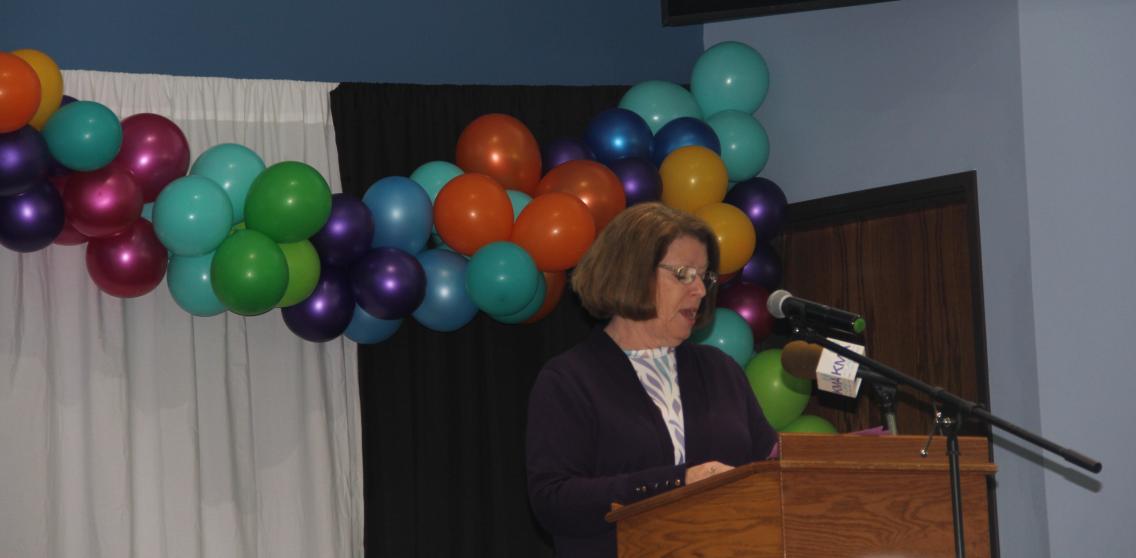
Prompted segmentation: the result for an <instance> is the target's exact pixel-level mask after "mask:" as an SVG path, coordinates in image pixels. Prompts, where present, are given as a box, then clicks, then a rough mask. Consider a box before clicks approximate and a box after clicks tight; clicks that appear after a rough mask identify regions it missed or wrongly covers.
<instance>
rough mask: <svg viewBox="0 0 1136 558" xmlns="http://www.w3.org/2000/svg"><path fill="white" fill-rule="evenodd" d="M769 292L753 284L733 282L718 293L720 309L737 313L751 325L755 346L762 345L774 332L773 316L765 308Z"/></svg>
mask: <svg viewBox="0 0 1136 558" xmlns="http://www.w3.org/2000/svg"><path fill="white" fill-rule="evenodd" d="M768 298H769V291H766V290H765V289H763V288H761V287H759V286H757V285H754V284H751V283H742V282H737V281H731V282H730V283H729V284H726V285H723V286H722V289H721V290H720V291H719V292H718V307H719V308H729V309H730V310H733V311H734V312H737V313H738V314H739V315H740V316H741V317H742V319H743V320H745V321H746V323H747V324H749V329H750V331H751V332H753V342H754V344H759V343H761V342H762V341H763V340H764V339H765V338H766V337H769V334H770V333H772V332H773V316H771V315H770V314H769V310H767V309H766V308H765V302H766V300H767V299H768Z"/></svg>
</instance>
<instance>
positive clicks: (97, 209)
mask: <svg viewBox="0 0 1136 558" xmlns="http://www.w3.org/2000/svg"><path fill="white" fill-rule="evenodd" d="M63 205H64V207H65V208H66V210H67V218H68V219H69V220H70V223H71V225H72V226H73V227H75V230H77V231H79V232H80V233H82V234H83V235H85V236H88V237H91V238H102V237H106V236H111V235H113V234H117V233H120V232H122V231H125V230H126V229H127V228H129V227H130V225H131V224H132V223H134V222H135V221H137V220H138V217H139V216H140V215H142V190H141V189H140V188H138V184H137V183H136V182H134V179H133V178H131V176H130V173H129V172H128V171H127V170H126V169H125V168H123V167H120V166H118V165H116V164H113V163H112V164H109V165H107V166H105V167H103V168H101V169H98V170H93V171H90V172H77V173H75V174H72V175H70V176H68V177H67V185H66V186H64V187H63Z"/></svg>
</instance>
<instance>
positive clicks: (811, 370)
mask: <svg viewBox="0 0 1136 558" xmlns="http://www.w3.org/2000/svg"><path fill="white" fill-rule="evenodd" d="M822 351H824V348H823V347H821V346H820V345H816V344H813V343H808V342H805V341H799V340H798V341H790V342H789V343H788V344H787V345H785V346H784V347H782V348H781V367H782V368H784V369H785V371H786V372H788V373H790V374H792V375H794V376H796V377H798V378H804V379H806V380H815V379H816V369H817V363H819V362H820V353H821V352H822Z"/></svg>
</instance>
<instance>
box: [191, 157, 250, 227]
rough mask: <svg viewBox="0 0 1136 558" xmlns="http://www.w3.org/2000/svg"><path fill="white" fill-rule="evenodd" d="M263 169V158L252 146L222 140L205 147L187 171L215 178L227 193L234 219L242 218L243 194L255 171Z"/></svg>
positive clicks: (214, 180)
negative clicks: (219, 142) (218, 143)
mask: <svg viewBox="0 0 1136 558" xmlns="http://www.w3.org/2000/svg"><path fill="white" fill-rule="evenodd" d="M262 171H264V160H262V159H261V158H260V155H257V154H256V152H254V151H253V150H251V149H249V148H247V147H245V146H243V145H239V144H236V143H222V144H220V145H214V146H213V147H210V148H209V149H206V150H205V152H204V153H202V154H201V155H200V156H199V157H198V158H197V160H196V161H194V163H193V167H191V168H190V169H189V174H192V175H198V176H204V177H205V178H208V179H210V180H212V181H213V182H216V183H217V184H218V185H220V186H221V188H222V189H223V190H225V194H226V195H227V196H229V203H231V204H232V206H233V222H234V223H240V222H241V221H244V220H245V198H247V197H248V192H249V188H252V182H253V181H254V180H256V177H257V175H259V174H260V173H261V172H262Z"/></svg>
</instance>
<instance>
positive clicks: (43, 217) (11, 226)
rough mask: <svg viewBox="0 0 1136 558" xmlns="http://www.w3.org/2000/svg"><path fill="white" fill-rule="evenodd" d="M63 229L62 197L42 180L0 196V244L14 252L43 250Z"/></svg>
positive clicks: (49, 184) (53, 187) (48, 183)
mask: <svg viewBox="0 0 1136 558" xmlns="http://www.w3.org/2000/svg"><path fill="white" fill-rule="evenodd" d="M61 230H63V197H62V196H60V195H59V190H56V189H55V186H52V185H51V183H50V182H47V181H43V182H40V183H39V184H36V185H34V186H32V187H31V188H28V189H27V190H25V191H23V192H20V193H19V194H15V195H12V196H0V244H2V245H4V247H5V248H8V249H9V250H15V251H17V252H35V251H36V250H39V249H41V248H44V247H46V246H47V245H49V244H51V242H52V241H53V240H55V237H56V236H59V231H61Z"/></svg>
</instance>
